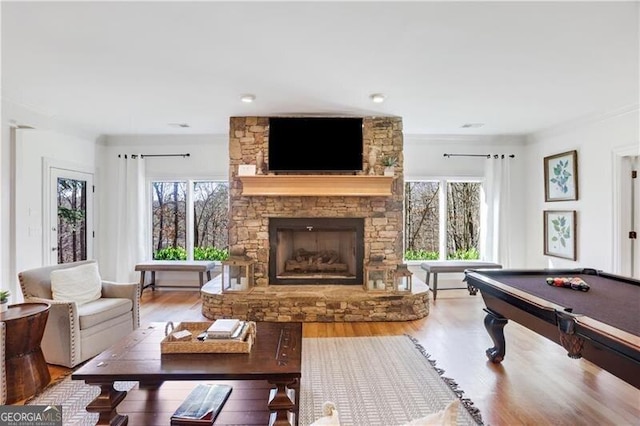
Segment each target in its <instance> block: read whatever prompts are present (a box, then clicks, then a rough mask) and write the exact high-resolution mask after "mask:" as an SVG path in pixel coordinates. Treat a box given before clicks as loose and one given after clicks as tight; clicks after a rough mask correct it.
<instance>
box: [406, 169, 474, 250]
mask: <svg viewBox="0 0 640 426" xmlns="http://www.w3.org/2000/svg"><path fill="white" fill-rule="evenodd" d="M442 188H445V189H446V190H445V191H443V190H442ZM481 190H482V185H481V183H480V182H461V181H447V180H440V181H406V182H405V206H404V207H405V228H404V232H405V243H406V248H405V253H404V258H405V259H406V260H446V259H478V258H479V256H480V253H479V250H478V247H479V236H480V191H481ZM443 206H444V207H445V208H442V207H443ZM443 249H444V250H443ZM442 252H444V253H446V254H442Z"/></svg>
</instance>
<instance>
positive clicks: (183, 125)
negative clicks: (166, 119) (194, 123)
mask: <svg viewBox="0 0 640 426" xmlns="http://www.w3.org/2000/svg"><path fill="white" fill-rule="evenodd" d="M169 126H171V127H182V128H183V129H186V128H187V127H191V126H190V125H189V124H188V123H169Z"/></svg>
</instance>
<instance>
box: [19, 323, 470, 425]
mask: <svg viewBox="0 0 640 426" xmlns="http://www.w3.org/2000/svg"><path fill="white" fill-rule="evenodd" d="M302 348H303V350H302V357H303V358H302V381H301V383H300V425H309V424H311V423H313V421H315V420H316V419H318V418H319V417H321V416H322V405H323V404H324V403H325V402H326V401H331V402H333V403H334V404H335V405H336V408H337V410H338V412H339V415H340V423H341V424H342V425H345V426H347V425H362V426H376V425H380V426H393V425H402V424H404V423H407V422H408V421H410V420H413V419H417V418H420V417H423V416H426V415H428V414H431V413H434V412H436V411H439V410H442V409H444V408H445V407H446V406H447V404H448V403H450V402H451V401H453V400H454V399H456V398H459V399H460V400H461V402H462V404H460V408H459V410H458V422H457V424H458V425H481V424H482V419H481V416H480V412H479V410H478V409H476V408H475V407H474V406H473V403H472V402H471V401H470V400H469V399H467V398H464V397H463V392H462V391H461V390H459V389H458V386H457V384H456V383H455V382H454V381H453V380H452V379H449V378H446V377H443V375H442V374H443V371H442V370H440V369H438V368H436V366H435V362H434V361H433V360H431V359H430V356H429V354H427V352H426V351H425V350H424V348H423V347H422V346H420V345H419V344H418V343H417V341H415V340H414V339H413V338H412V337H410V336H377V337H336V338H305V339H303V340H302ZM136 384H137V382H116V384H115V387H116V389H118V390H130V389H132V388H133V387H134V386H135V385H136ZM98 393H99V388H98V387H97V386H89V385H86V384H85V383H84V382H82V381H80V380H71V378H70V377H67V378H65V379H64V380H62V381H61V382H60V383H58V384H56V385H55V386H51V387H49V388H48V389H46V390H45V391H44V392H43V393H42V394H40V395H38V396H37V397H35V398H33V399H32V400H30V401H29V402H28V404H32V405H62V413H63V424H64V425H65V426H84V425H95V424H96V422H97V419H98V415H97V414H95V413H87V411H86V410H85V409H84V408H85V407H86V405H87V404H88V403H89V402H90V401H92V400H93V399H94V398H95V397H96V396H97V395H98Z"/></svg>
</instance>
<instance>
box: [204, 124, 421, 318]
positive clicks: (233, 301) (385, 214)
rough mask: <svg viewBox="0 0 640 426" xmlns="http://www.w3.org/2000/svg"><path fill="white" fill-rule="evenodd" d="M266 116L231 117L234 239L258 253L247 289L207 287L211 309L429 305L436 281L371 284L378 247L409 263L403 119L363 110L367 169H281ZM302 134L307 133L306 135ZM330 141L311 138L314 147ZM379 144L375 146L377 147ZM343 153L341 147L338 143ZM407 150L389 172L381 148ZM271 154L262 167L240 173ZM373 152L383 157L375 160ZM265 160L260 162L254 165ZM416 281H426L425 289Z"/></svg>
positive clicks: (291, 314)
mask: <svg viewBox="0 0 640 426" xmlns="http://www.w3.org/2000/svg"><path fill="white" fill-rule="evenodd" d="M268 126H269V118H268V117H231V119H230V132H229V205H230V212H229V246H230V248H231V249H238V250H245V251H246V254H247V256H249V257H250V258H251V259H253V260H255V264H254V268H253V275H254V280H253V282H254V286H253V288H252V289H251V290H250V291H248V292H238V293H222V292H221V291H220V290H219V284H216V283H212V285H211V286H209V285H206V286H205V287H203V291H202V299H203V311H202V313H203V315H204V316H206V317H207V318H211V319H216V318H228V317H235V318H243V319H250V320H255V321H401V320H410V319H417V318H422V317H424V316H426V315H427V314H428V312H429V305H428V288H427V287H426V286H424V284H423V285H422V287H420V286H419V285H416V281H419V280H417V279H416V277H414V291H413V292H400V291H396V290H395V289H394V285H393V282H392V280H393V278H392V275H393V274H389V278H387V280H388V281H387V282H385V286H384V287H383V289H382V291H376V292H370V291H367V290H366V289H365V288H364V286H363V281H364V269H365V265H366V263H367V262H368V260H369V259H370V258H371V257H372V256H376V257H379V258H383V259H384V260H383V263H384V265H386V266H387V267H388V268H389V270H394V269H395V268H396V266H397V265H398V264H399V263H402V250H403V232H402V231H403V197H404V178H403V157H402V148H403V139H402V119H401V118H398V117H364V119H363V151H364V152H363V162H364V164H363V170H362V171H361V172H357V173H355V174H352V175H346V174H344V175H336V174H335V173H334V174H330V173H326V174H323V173H316V174H314V175H305V174H301V175H293V176H285V175H275V174H273V173H270V172H269V169H268V164H269V158H268V152H269V151H268V139H269V138H268V135H269V127H268ZM300 141H301V143H304V135H300ZM314 149H322V147H313V146H310V147H309V152H310V153H312V152H313V150H314ZM372 151H375V152H376V153H377V154H376V155H370V153H371V152H372ZM335 155H340V153H339V152H336V153H335ZM384 156H393V157H396V158H398V159H399V161H398V163H397V165H396V167H395V174H394V176H392V177H387V176H383V171H384V166H383V164H382V161H381V159H382V157H384ZM259 158H261V159H263V161H264V168H263V170H264V174H261V175H256V176H240V175H239V174H238V169H239V166H240V165H243V164H256V159H259ZM372 158H375V160H376V162H375V164H369V163H368V161H370V160H371V159H372ZM256 169H258V170H260V169H261V168H260V167H256ZM415 289H418V290H417V291H416V290H415Z"/></svg>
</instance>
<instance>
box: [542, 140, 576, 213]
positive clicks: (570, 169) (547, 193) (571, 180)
mask: <svg viewBox="0 0 640 426" xmlns="http://www.w3.org/2000/svg"><path fill="white" fill-rule="evenodd" d="M577 199H578V151H568V152H563V153H561V154H556V155H550V156H549V157H544V200H545V201H569V200H577Z"/></svg>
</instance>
